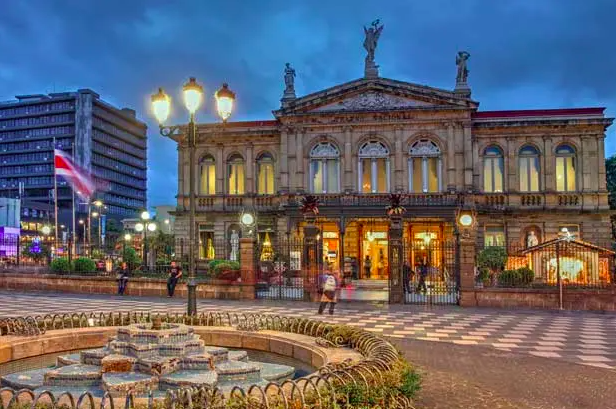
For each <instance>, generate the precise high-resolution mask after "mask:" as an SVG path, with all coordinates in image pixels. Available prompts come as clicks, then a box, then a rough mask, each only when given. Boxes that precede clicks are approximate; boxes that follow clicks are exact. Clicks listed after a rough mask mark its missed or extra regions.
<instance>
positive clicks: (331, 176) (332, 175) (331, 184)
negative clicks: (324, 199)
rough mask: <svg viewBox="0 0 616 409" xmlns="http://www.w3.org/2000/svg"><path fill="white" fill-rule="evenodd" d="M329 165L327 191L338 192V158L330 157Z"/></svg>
mask: <svg viewBox="0 0 616 409" xmlns="http://www.w3.org/2000/svg"><path fill="white" fill-rule="evenodd" d="M326 164H327V165H326V166H327V192H328V193H338V192H339V190H340V188H339V187H338V181H339V180H340V178H339V176H338V159H328V160H327V162H326Z"/></svg>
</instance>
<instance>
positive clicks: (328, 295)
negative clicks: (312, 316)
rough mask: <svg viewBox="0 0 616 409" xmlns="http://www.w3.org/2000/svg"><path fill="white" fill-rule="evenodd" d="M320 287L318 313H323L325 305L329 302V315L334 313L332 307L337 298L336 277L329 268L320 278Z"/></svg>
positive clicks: (334, 305)
mask: <svg viewBox="0 0 616 409" xmlns="http://www.w3.org/2000/svg"><path fill="white" fill-rule="evenodd" d="M320 288H321V291H322V294H321V303H320V304H319V314H323V311H324V310H325V307H326V306H327V304H329V315H334V308H335V307H336V302H337V299H338V294H337V291H338V279H337V278H336V276H335V275H334V273H333V272H332V271H331V270H328V271H327V272H326V274H325V275H324V276H322V278H321V283H320Z"/></svg>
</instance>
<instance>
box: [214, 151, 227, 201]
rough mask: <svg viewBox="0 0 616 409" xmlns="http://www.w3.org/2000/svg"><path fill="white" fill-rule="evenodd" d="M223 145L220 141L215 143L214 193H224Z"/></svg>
mask: <svg viewBox="0 0 616 409" xmlns="http://www.w3.org/2000/svg"><path fill="white" fill-rule="evenodd" d="M223 150H224V146H223V144H222V143H219V144H217V145H216V194H218V195H222V194H224V193H225V190H226V189H225V168H226V166H225V160H224V156H223Z"/></svg>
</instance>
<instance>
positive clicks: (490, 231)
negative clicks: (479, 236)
mask: <svg viewBox="0 0 616 409" xmlns="http://www.w3.org/2000/svg"><path fill="white" fill-rule="evenodd" d="M484 245H485V246H486V247H490V246H498V247H503V246H504V245H505V228H504V227H503V226H486V229H485V232H484Z"/></svg>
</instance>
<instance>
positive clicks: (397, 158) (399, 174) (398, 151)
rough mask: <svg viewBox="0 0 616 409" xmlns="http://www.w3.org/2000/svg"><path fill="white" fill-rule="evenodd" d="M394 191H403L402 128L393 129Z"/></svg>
mask: <svg viewBox="0 0 616 409" xmlns="http://www.w3.org/2000/svg"><path fill="white" fill-rule="evenodd" d="M394 138H395V140H394V151H395V152H394V191H396V192H402V191H404V190H405V189H404V166H403V164H402V161H403V157H404V156H403V154H404V151H403V149H402V128H401V127H396V128H395V129H394Z"/></svg>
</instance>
